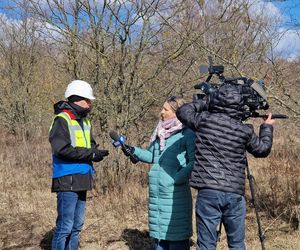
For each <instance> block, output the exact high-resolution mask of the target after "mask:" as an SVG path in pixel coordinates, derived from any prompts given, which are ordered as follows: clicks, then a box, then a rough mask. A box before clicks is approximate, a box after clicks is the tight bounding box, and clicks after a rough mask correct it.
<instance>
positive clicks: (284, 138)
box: [0, 129, 300, 250]
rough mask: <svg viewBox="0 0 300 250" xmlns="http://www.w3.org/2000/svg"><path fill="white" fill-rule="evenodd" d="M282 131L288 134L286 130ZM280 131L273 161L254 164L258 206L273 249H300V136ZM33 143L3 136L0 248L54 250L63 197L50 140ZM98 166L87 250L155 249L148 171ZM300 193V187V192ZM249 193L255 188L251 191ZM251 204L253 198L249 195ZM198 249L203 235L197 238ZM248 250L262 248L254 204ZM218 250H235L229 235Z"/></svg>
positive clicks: (268, 246) (106, 164)
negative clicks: (54, 181)
mask: <svg viewBox="0 0 300 250" xmlns="http://www.w3.org/2000/svg"><path fill="white" fill-rule="evenodd" d="M279 131H281V132H279ZM283 131H284V130H279V129H277V130H276V133H275V136H276V139H275V141H274V148H273V151H272V154H271V156H269V157H268V158H267V159H262V160H256V159H253V158H250V166H251V169H252V172H253V174H254V176H255V177H256V185H255V187H256V191H257V201H258V203H259V204H258V205H259V209H260V215H261V219H262V225H263V228H264V229H267V230H266V249H272V250H273V249H278V250H279V249H280V250H281V249H286V250H296V249H300V231H299V214H300V213H299V211H300V208H299V200H297V198H296V195H297V192H296V190H297V186H296V185H297V181H298V182H299V155H298V154H299V148H300V147H299V145H300V143H299V137H297V133H295V134H294V135H289V133H287V132H286V131H285V132H283ZM43 134H44V135H43V136H39V137H38V138H31V139H27V140H25V139H24V137H22V136H11V135H9V134H7V133H6V134H5V136H4V134H2V136H1V138H2V141H1V144H2V146H1V153H0V171H1V176H0V202H1V207H0V227H1V231H2V232H1V235H0V249H3V250H4V249H6V250H9V249H50V242H51V235H52V232H53V229H54V225H55V218H56V197H55V194H52V193H51V192H50V184H51V179H50V176H51V160H50V147H49V145H48V142H47V135H46V133H43ZM112 150H113V149H111V155H110V156H109V158H107V159H106V160H105V161H103V162H101V163H100V164H99V165H96V174H97V177H96V181H95V182H96V183H95V184H96V185H95V189H94V190H93V192H90V193H89V198H88V202H87V212H86V221H85V225H84V229H83V232H82V234H81V243H80V249H86V250H93V249H111V250H112V249H115V250H117V249H120V250H122V249H124V250H125V249H134V250H148V249H149V250H150V249H152V248H151V246H152V244H153V242H152V240H151V239H149V237H148V234H147V195H148V194H147V182H146V178H147V177H146V174H147V171H148V167H147V166H143V165H134V166H132V165H130V164H129V163H128V165H127V167H125V168H116V167H115V165H114V164H115V161H116V160H112V159H119V158H120V159H123V158H121V155H119V154H117V153H116V152H115V151H112ZM298 188H299V186H298ZM247 190H248V189H247ZM246 198H247V201H248V204H250V197H249V192H248V191H247V195H246ZM192 240H193V243H192V244H193V246H192V249H195V241H196V233H195V231H194V235H193V238H192ZM247 247H248V249H250V250H251V249H253V250H256V249H260V242H259V239H258V237H257V224H256V219H255V213H254V210H253V208H251V207H250V205H249V206H248V213H247ZM218 249H227V247H226V236H225V233H224V230H223V234H222V236H221V242H220V243H219V244H218Z"/></svg>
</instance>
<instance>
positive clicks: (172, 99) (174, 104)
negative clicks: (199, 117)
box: [166, 96, 186, 112]
mask: <svg viewBox="0 0 300 250" xmlns="http://www.w3.org/2000/svg"><path fill="white" fill-rule="evenodd" d="M166 102H167V103H168V104H169V105H170V106H171V108H172V109H173V111H174V112H176V110H177V109H178V108H179V107H181V106H182V105H183V104H185V103H186V101H185V100H184V99H183V98H182V97H181V96H169V97H168V98H167V99H166Z"/></svg>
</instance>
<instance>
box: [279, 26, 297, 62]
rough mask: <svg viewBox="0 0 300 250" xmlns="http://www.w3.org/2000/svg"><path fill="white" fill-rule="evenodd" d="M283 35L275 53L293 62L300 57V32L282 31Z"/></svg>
mask: <svg viewBox="0 0 300 250" xmlns="http://www.w3.org/2000/svg"><path fill="white" fill-rule="evenodd" d="M281 31H282V32H283V35H282V37H281V39H280V40H279V42H278V44H277V45H276V47H275V53H276V54H277V55H279V56H281V57H283V58H286V59H289V60H293V59H295V58H297V57H298V56H299V55H300V30H283V29H282V30H281Z"/></svg>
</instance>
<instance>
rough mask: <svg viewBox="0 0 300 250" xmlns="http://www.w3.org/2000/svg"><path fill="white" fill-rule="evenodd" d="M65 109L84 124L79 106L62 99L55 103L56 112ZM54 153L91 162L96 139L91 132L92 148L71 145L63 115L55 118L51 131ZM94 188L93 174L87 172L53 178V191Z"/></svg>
mask: <svg viewBox="0 0 300 250" xmlns="http://www.w3.org/2000/svg"><path fill="white" fill-rule="evenodd" d="M63 110H68V111H70V112H71V113H72V114H73V115H74V118H75V119H76V120H77V121H78V122H79V124H80V125H83V114H82V113H81V112H80V109H79V107H78V106H76V105H74V104H72V103H69V102H64V101H60V102H58V103H56V104H55V105H54V113H55V114H59V113H61V112H62V111H63ZM49 141H50V143H51V148H52V154H54V155H55V156H56V157H58V158H60V159H62V160H65V161H71V162H91V161H92V159H93V147H94V146H95V144H96V143H95V141H94V139H93V137H92V133H91V149H87V148H77V147H73V146H72V145H71V139H70V133H69V128H68V123H67V121H66V120H65V119H64V118H62V117H56V118H55V119H54V122H53V125H52V128H51V130H50V133H49ZM91 189H92V176H91V174H90V173H87V174H74V175H67V176H62V177H59V178H54V179H52V188H51V191H52V192H59V191H85V190H91Z"/></svg>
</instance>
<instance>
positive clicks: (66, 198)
mask: <svg viewBox="0 0 300 250" xmlns="http://www.w3.org/2000/svg"><path fill="white" fill-rule="evenodd" d="M65 97H66V98H67V100H66V101H59V102H58V103H56V104H55V105H54V113H55V118H54V121H53V123H52V126H51V128H50V132H49V141H50V143H51V148H52V160H53V161H52V162H53V164H52V165H53V174H52V188H51V191H52V192H56V193H57V219H56V229H55V232H54V234H53V239H52V249H72V250H74V249H77V248H78V243H79V234H80V231H81V229H82V226H83V223H84V213H85V205H86V193H87V190H91V189H92V179H93V175H94V169H93V165H92V162H99V161H101V160H103V158H104V157H105V156H107V155H108V154H109V152H108V150H100V149H98V148H97V146H96V142H95V140H94V139H93V136H92V133H91V122H90V120H89V119H87V115H88V113H89V112H90V111H91V108H92V103H91V102H92V100H94V99H95V97H94V95H93V90H92V88H91V86H90V84H88V83H87V82H85V81H81V80H75V81H72V82H71V83H70V84H69V85H68V86H67V89H66V92H65Z"/></svg>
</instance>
